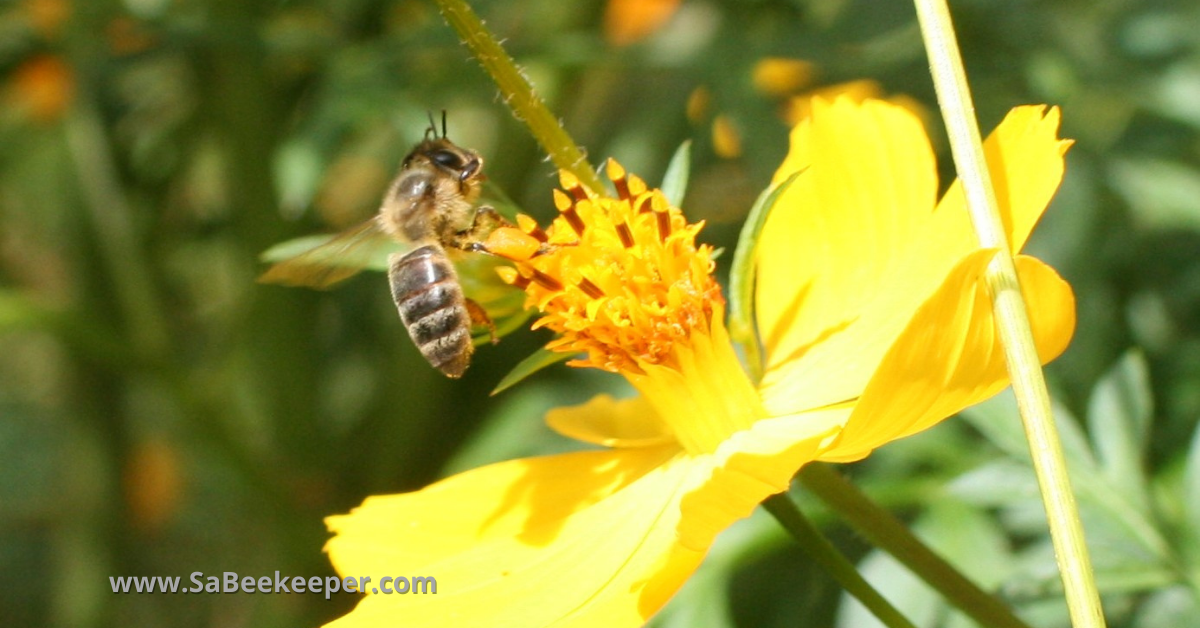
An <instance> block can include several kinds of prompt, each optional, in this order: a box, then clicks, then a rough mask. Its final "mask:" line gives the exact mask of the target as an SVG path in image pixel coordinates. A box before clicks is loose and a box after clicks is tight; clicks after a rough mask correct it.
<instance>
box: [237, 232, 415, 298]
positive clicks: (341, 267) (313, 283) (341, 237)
mask: <svg viewBox="0 0 1200 628" xmlns="http://www.w3.org/2000/svg"><path fill="white" fill-rule="evenodd" d="M408 248H411V247H406V245H404V244H402V243H400V242H397V241H395V240H394V239H392V238H391V237H389V236H388V235H387V234H386V233H384V232H383V230H382V229H380V227H379V223H377V222H376V221H375V220H368V221H366V222H364V223H363V224H361V225H359V226H357V227H354V228H352V229H350V230H348V231H344V232H342V233H340V234H338V235H334V236H308V237H304V238H299V239H296V240H289V241H288V242H284V243H282V244H277V245H275V246H273V247H271V248H270V249H268V250H267V251H266V252H264V253H263V254H262V259H263V261H267V262H277V263H276V264H275V265H274V266H272V267H271V268H269V269H267V272H265V273H263V274H262V275H261V276H260V277H259V278H258V280H259V281H260V282H262V283H277V284H282V285H285V286H308V287H310V288H328V287H329V286H332V285H333V284H335V283H337V282H339V281H342V280H343V279H348V278H349V277H351V276H353V275H355V274H357V273H358V272H359V271H360V270H363V269H366V268H377V269H379V270H386V269H387V267H388V264H387V258H388V255H390V254H392V253H397V252H403V251H405V250H407V249H408Z"/></svg>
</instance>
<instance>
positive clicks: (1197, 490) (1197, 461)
mask: <svg viewBox="0 0 1200 628" xmlns="http://www.w3.org/2000/svg"><path fill="white" fill-rule="evenodd" d="M1182 490H1183V495H1182V500H1181V501H1182V503H1183V507H1184V516H1185V517H1186V519H1185V522H1186V524H1185V525H1184V526H1183V529H1184V530H1188V531H1189V533H1190V534H1191V535H1192V538H1193V539H1194V541H1193V542H1194V543H1195V546H1196V547H1200V427H1197V428H1196V433H1195V434H1194V435H1193V436H1192V444H1191V447H1189V448H1188V456H1187V463H1186V464H1185V466H1184V471H1183V487H1182ZM1196 558H1197V559H1200V556H1197V557H1196Z"/></svg>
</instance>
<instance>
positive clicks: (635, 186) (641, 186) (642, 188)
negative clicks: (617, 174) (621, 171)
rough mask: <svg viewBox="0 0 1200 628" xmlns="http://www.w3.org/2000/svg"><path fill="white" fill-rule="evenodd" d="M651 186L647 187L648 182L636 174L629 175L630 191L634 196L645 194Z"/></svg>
mask: <svg viewBox="0 0 1200 628" xmlns="http://www.w3.org/2000/svg"><path fill="white" fill-rule="evenodd" d="M648 189H649V188H648V187H646V182H645V181H643V180H642V178H641V177H639V176H637V175H636V174H631V175H629V193H630V194H632V195H634V196H640V195H641V194H644V193H645V192H646V190H648Z"/></svg>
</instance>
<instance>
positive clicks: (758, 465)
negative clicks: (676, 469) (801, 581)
mask: <svg viewBox="0 0 1200 628" xmlns="http://www.w3.org/2000/svg"><path fill="white" fill-rule="evenodd" d="M850 410H851V408H850V407H841V408H826V409H822V410H814V411H810V412H804V413H799V414H795V415H790V416H785V417H776V418H771V419H763V420H760V421H758V422H757V423H755V424H754V426H753V427H751V428H750V429H748V430H743V431H741V432H738V433H736V434H734V435H733V436H732V437H730V438H729V439H728V440H726V441H725V442H724V443H722V444H721V446H720V447H719V448H718V449H717V451H716V452H715V453H714V454H711V455H706V456H702V457H700V458H699V460H703V461H705V462H706V463H707V464H703V465H701V464H697V465H694V466H693V468H692V474H691V475H692V477H691V480H690V481H689V483H688V488H687V489H686V491H687V492H686V495H685V496H684V498H683V501H682V503H681V505H680V508H681V509H682V512H683V518H682V520H681V521H680V523H679V541H680V543H681V544H682V545H683V546H684V547H686V548H690V549H694V550H696V551H703V550H705V549H707V548H708V547H709V546H710V545H712V542H713V540H714V539H715V538H716V536H717V534H719V533H720V532H721V531H722V530H724V529H725V528H728V527H729V526H730V525H731V524H733V522H735V521H737V520H738V519H742V518H743V517H746V516H748V515H749V514H750V512H751V511H753V510H754V508H755V507H756V506H758V504H759V503H761V502H762V501H763V500H764V499H766V498H767V497H770V496H771V495H774V494H776V493H782V492H783V491H785V490H787V488H788V484H789V483H790V482H791V479H792V476H793V475H795V474H796V472H797V471H799V470H800V467H802V466H804V465H805V464H807V463H808V462H811V461H812V460H813V459H814V458H815V457H816V455H817V453H818V452H819V451H820V450H821V449H822V448H824V447H826V446H827V445H828V442H829V441H830V440H831V438H832V436H833V435H834V434H836V433H837V430H838V429H840V428H841V426H842V425H843V424H844V423H845V421H846V418H847V416H848V415H849V414H850Z"/></svg>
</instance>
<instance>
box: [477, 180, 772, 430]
mask: <svg viewBox="0 0 1200 628" xmlns="http://www.w3.org/2000/svg"><path fill="white" fill-rule="evenodd" d="M607 170H608V177H609V179H611V180H612V182H613V187H614V188H615V189H616V191H617V197H616V198H610V197H603V196H600V195H597V194H594V193H591V192H589V191H587V190H585V189H584V188H583V186H582V185H581V184H580V183H579V180H578V179H576V178H575V177H574V176H573V175H571V174H570V173H567V172H563V173H562V174H561V180H562V186H563V188H564V189H565V190H566V191H565V192H564V191H562V190H555V194H554V203H555V205H556V206H557V207H558V211H559V215H558V217H556V218H555V219H554V222H553V223H552V224H551V225H550V226H549V227H548V228H547V229H545V230H542V229H541V228H540V227H539V226H538V225H537V223H535V222H534V221H533V220H532V219H530V218H528V217H526V216H518V226H519V228H503V229H498V230H497V231H496V232H494V233H492V235H491V236H490V237H489V238H488V240H487V242H485V246H486V248H487V249H488V250H489V251H491V252H493V253H496V254H499V255H502V256H504V257H508V258H509V259H512V260H513V261H515V262H516V265H515V267H512V268H502V269H500V272H501V276H502V277H503V278H504V280H505V281H507V282H509V283H511V284H513V285H516V286H519V287H521V288H522V289H524V290H525V291H526V294H527V297H526V307H531V308H536V309H537V310H538V311H540V312H541V313H542V314H543V316H542V317H541V318H540V319H538V320H537V322H536V323H534V327H535V328H536V327H547V328H550V329H552V330H554V331H555V332H557V333H558V336H557V337H556V338H555V339H554V340H553V341H551V342H550V344H549V345H547V347H548V348H549V349H551V350H553V351H560V352H570V353H578V354H583V356H584V357H581V358H579V359H576V360H573V361H572V362H570V364H572V365H575V366H594V367H596V368H601V369H604V370H606V371H610V372H614V373H620V374H621V375H624V376H625V378H626V379H628V380H629V382H630V383H631V384H633V386H634V387H635V388H637V389H638V391H639V392H641V393H642V394H643V395H644V396H645V397H646V399H647V400H648V401H649V402H650V404H651V406H652V407H653V408H654V409H655V413H656V414H657V415H658V418H659V419H661V420H663V421H664V422H665V423H666V425H668V426H669V429H670V430H671V432H672V433H673V434H674V435H675V438H676V439H677V441H678V442H679V443H680V445H681V446H682V447H683V448H684V449H685V450H687V451H689V452H691V453H693V454H702V453H710V452H713V451H715V450H716V448H717V447H718V446H719V445H720V444H721V443H722V442H723V441H724V440H725V439H727V438H728V437H729V436H731V435H732V434H733V433H735V432H737V431H739V430H743V429H746V428H747V427H749V426H750V425H752V424H753V422H754V421H756V420H757V419H759V418H761V417H762V416H764V415H765V411H764V410H763V408H762V404H761V402H760V401H759V399H758V393H757V391H755V389H754V386H753V384H751V383H750V380H749V379H748V378H747V377H746V375H745V373H744V372H743V371H742V368H741V364H740V363H739V362H738V359H737V355H736V354H735V353H734V350H733V345H732V344H731V343H730V341H729V337H728V334H727V333H726V331H725V326H724V323H723V313H724V307H725V299H724V298H723V297H722V296H721V288H720V286H719V285H718V284H717V282H716V281H714V280H713V277H712V271H713V268H714V264H713V261H712V247H711V246H708V245H703V244H702V245H697V244H696V234H697V233H698V232H699V231H700V228H701V227H702V226H703V224H702V223H697V224H688V223H687V221H686V220H685V219H684V217H683V215H682V214H681V213H680V211H679V209H677V208H675V207H672V206H671V204H670V203H669V202H668V201H667V199H666V197H665V196H663V194H662V192H661V191H659V190H656V189H653V190H652V189H648V188H647V187H646V184H645V182H643V181H642V180H641V179H639V178H637V177H635V176H632V175H631V176H626V174H625V170H624V169H623V168H622V167H621V166H620V165H619V164H617V163H616V162H615V161H609V162H608V168H607ZM647 420H653V418H652V417H647Z"/></svg>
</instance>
